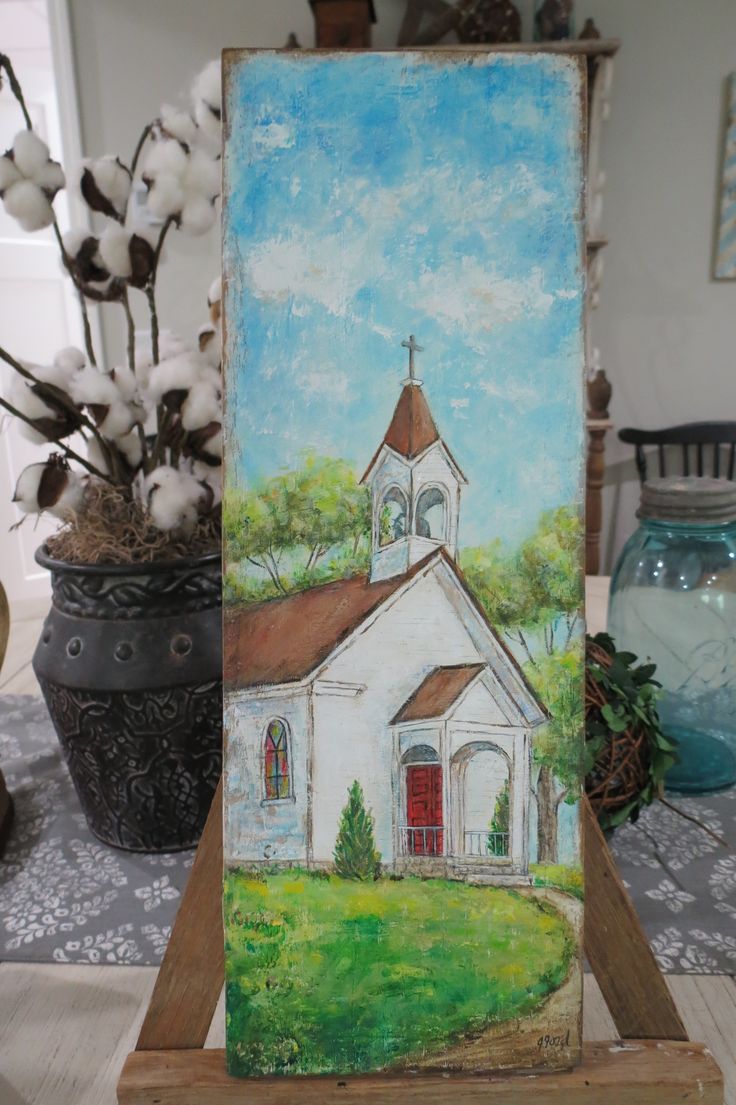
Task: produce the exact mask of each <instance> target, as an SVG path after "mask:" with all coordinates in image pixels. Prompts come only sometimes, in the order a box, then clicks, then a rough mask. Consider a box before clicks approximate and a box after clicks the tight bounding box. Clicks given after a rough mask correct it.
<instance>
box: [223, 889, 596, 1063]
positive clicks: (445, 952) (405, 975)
mask: <svg viewBox="0 0 736 1105" xmlns="http://www.w3.org/2000/svg"><path fill="white" fill-rule="evenodd" d="M225 932H226V941H227V1034H228V1064H229V1069H230V1071H231V1072H232V1073H233V1074H241V1075H244V1074H268V1073H276V1072H278V1073H293V1074H298V1073H301V1074H319V1073H328V1072H332V1071H341V1072H348V1071H368V1070H376V1069H380V1068H382V1067H386V1066H390V1065H391V1064H393V1063H396V1062H398V1061H399V1060H402V1059H411V1058H419V1057H421V1056H427V1055H433V1054H436V1055H438V1056H439V1055H441V1053H442V1051H443V1050H444V1049H446V1048H447V1046H448V1045H450V1044H451V1043H453V1042H454V1041H456V1040H457V1039H459V1038H460V1037H461V1036H463V1035H466V1034H470V1035H474V1034H477V1033H479V1032H481V1031H482V1030H483V1029H484V1028H486V1027H487V1026H488V1025H490V1024H492V1023H494V1022H498V1021H504V1020H507V1019H508V1018H509V1017H512V1016H516V1015H518V1014H521V1013H525V1012H528V1011H529V1010H530V1009H532V1008H533V1007H534V1006H535V1005H537V1004H538V1003H539V1002H540V1001H541V1000H542V999H543V998H544V997H545V996H546V995H547V994H549V993H550V992H551V991H553V990H555V989H557V987H558V986H559V985H560V984H561V983H562V982H563V981H564V979H565V976H566V975H567V971H568V966H569V962H570V957H571V955H572V952H573V948H574V940H573V936H572V933H571V931H570V928H569V926H568V924H567V922H566V921H565V920H564V919H563V918H562V917H561V916H560V915H559V914H558V913H557V912H556V911H555V910H554V909H552V908H551V907H550V906H549V905H548V904H546V903H544V902H537V901H535V900H533V899H529V898H524V897H522V896H521V895H519V894H516V893H514V891H512V890H505V889H501V888H498V887H477V886H469V885H467V884H465V883H460V882H450V881H446V880H443V879H428V880H421V879H415V878H406V879H401V880H391V879H380V880H379V881H377V882H369V883H361V882H351V881H347V880H343V879H340V878H338V877H337V876H335V875H331V876H329V877H325V876H320V875H315V874H313V873H308V872H305V871H298V870H291V871H283V872H279V873H277V874H269V875H267V876H265V877H263V876H261V877H255V876H253V875H252V874H249V873H245V872H241V871H232V872H229V873H228V874H227V875H226V878H225Z"/></svg>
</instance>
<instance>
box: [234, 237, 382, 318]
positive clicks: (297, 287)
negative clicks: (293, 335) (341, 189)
mask: <svg viewBox="0 0 736 1105" xmlns="http://www.w3.org/2000/svg"><path fill="white" fill-rule="evenodd" d="M352 245H353V247H354V248H350V247H349V244H347V243H346V241H345V237H344V235H337V234H328V235H324V236H320V235H319V234H317V233H308V232H306V231H301V230H297V231H292V233H291V234H284V235H281V236H279V237H278V238H270V239H268V240H267V241H265V242H262V243H260V245H258V246H256V247H254V249H252V250H251V251H250V253H249V254H248V256H247V257H246V261H245V267H244V272H243V277H244V280H245V283H246V284H247V285H248V287H249V288H250V289H251V291H252V292H253V294H254V295H255V296H256V298H257V299H263V300H269V301H271V302H276V303H283V302H286V300H288V299H289V298H291V299H293V300H295V301H296V305H295V306H294V307H293V308H292V310H293V311H294V313H295V314H299V313H300V311H302V308H301V307H300V301H303V300H312V301H314V302H316V303H320V304H321V305H322V306H323V307H324V308H326V310H328V311H329V312H330V314H332V315H338V316H341V315H345V314H347V311H348V308H349V305H350V303H351V302H352V300H353V299H354V297H355V295H356V293H357V291H358V289H359V288H360V287H361V286H362V284H363V282H364V280H365V278H366V268H365V264H364V260H363V254H362V249H360V248H358V245H357V243H352ZM364 245H365V243H364ZM370 275H371V279H375V278H377V277H379V276H380V274H379V273H377V272H376V271H375V270H373V271H371V274H370ZM302 313H303V312H302Z"/></svg>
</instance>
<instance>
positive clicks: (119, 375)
mask: <svg viewBox="0 0 736 1105" xmlns="http://www.w3.org/2000/svg"><path fill="white" fill-rule="evenodd" d="M110 376H111V377H112V380H113V383H114V384H115V387H116V388H117V389H118V393H119V394H120V396H121V398H122V399H124V400H125V402H126V403H134V402H136V400H137V398H138V381H137V379H136V376H135V373H134V372H131V370H130V369H129V368H128V366H127V365H125V364H123V365H118V366H117V367H116V368H114V369H113V370H112V372H111V373H110Z"/></svg>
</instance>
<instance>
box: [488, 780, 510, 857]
mask: <svg viewBox="0 0 736 1105" xmlns="http://www.w3.org/2000/svg"><path fill="white" fill-rule="evenodd" d="M508 831H509V781H508V779H506V780H505V781H504V784H503V786H502V787H501V789H500V790H499V792H498V794H497V795H496V802H495V805H494V807H493V817H492V818H491V823H490V825H489V826H488V851H489V852H490V854H491V855H492V856H505V855H506V849H505V847H504V845H503V842H502V841H501V840H499V838H498V837H497V836H496V835H495V834H496V833H507V832H508Z"/></svg>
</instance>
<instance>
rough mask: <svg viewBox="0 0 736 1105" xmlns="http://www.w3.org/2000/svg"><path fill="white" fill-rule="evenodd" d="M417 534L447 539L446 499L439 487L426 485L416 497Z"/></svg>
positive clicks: (440, 539) (439, 539)
mask: <svg viewBox="0 0 736 1105" xmlns="http://www.w3.org/2000/svg"><path fill="white" fill-rule="evenodd" d="M417 534H418V536H419V537H431V538H433V539H434V540H435V541H446V540H447V499H446V497H445V493H444V491H442V490H441V488H439V487H427V488H425V490H424V491H422V493H421V495H420V496H419V498H418V499H417Z"/></svg>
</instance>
